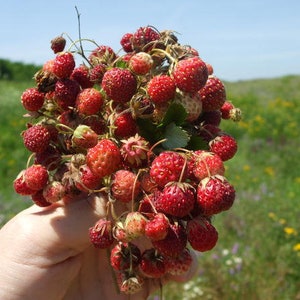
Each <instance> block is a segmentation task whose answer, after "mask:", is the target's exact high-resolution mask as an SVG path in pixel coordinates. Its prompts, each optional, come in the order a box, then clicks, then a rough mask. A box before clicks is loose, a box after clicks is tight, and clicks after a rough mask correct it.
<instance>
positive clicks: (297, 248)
mask: <svg viewBox="0 0 300 300" xmlns="http://www.w3.org/2000/svg"><path fill="white" fill-rule="evenodd" d="M293 250H294V251H300V243H298V244H296V245H295V246H294V247H293Z"/></svg>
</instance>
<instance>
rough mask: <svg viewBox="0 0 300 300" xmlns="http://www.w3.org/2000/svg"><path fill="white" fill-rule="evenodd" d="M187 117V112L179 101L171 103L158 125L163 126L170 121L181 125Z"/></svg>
mask: <svg viewBox="0 0 300 300" xmlns="http://www.w3.org/2000/svg"><path fill="white" fill-rule="evenodd" d="M186 117H187V112H186V110H185V108H184V107H183V106H182V105H181V104H180V103H174V102H173V103H171V104H170V106H169V107H168V110H167V112H166V114H165V116H164V118H163V120H162V122H161V124H160V125H159V127H165V126H167V125H169V124H171V123H172V122H174V123H175V124H176V125H178V126H179V125H182V124H183V123H184V121H185V119H186Z"/></svg>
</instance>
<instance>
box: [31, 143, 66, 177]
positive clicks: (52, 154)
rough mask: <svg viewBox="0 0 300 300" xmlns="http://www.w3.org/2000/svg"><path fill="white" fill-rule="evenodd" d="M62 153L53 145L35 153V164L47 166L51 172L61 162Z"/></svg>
mask: <svg viewBox="0 0 300 300" xmlns="http://www.w3.org/2000/svg"><path fill="white" fill-rule="evenodd" d="M61 159H62V158H61V153H60V152H59V150H58V149H57V148H54V147H52V146H51V145H50V146H49V147H47V148H46V149H45V150H44V151H42V152H38V153H35V157H34V163H35V164H37V165H38V164H39V165H43V166H45V167H46V168H47V169H48V170H49V171H53V170H55V169H56V168H57V167H58V165H59V163H60V162H61Z"/></svg>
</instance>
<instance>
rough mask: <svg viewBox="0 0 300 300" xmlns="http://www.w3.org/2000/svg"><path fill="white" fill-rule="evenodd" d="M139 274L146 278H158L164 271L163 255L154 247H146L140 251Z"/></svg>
mask: <svg viewBox="0 0 300 300" xmlns="http://www.w3.org/2000/svg"><path fill="white" fill-rule="evenodd" d="M139 270H140V271H141V274H142V275H143V276H145V277H147V278H160V277H162V276H163V275H164V274H165V273H166V267H165V263H164V257H163V256H162V255H160V254H158V253H157V251H156V250H155V249H154V248H150V249H146V250H145V251H144V252H143V253H142V257H141V262H140V265H139Z"/></svg>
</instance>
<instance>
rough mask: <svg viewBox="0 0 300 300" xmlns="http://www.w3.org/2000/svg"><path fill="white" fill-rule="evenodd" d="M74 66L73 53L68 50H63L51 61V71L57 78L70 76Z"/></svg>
mask: <svg viewBox="0 0 300 300" xmlns="http://www.w3.org/2000/svg"><path fill="white" fill-rule="evenodd" d="M74 68H75V59H74V56H73V54H72V53H70V52H64V53H60V54H58V55H57V56H56V57H55V59H54V61H53V66H52V72H53V73H54V74H55V75H56V76H57V77H58V78H67V77H70V75H71V74H72V72H73V70H74Z"/></svg>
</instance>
